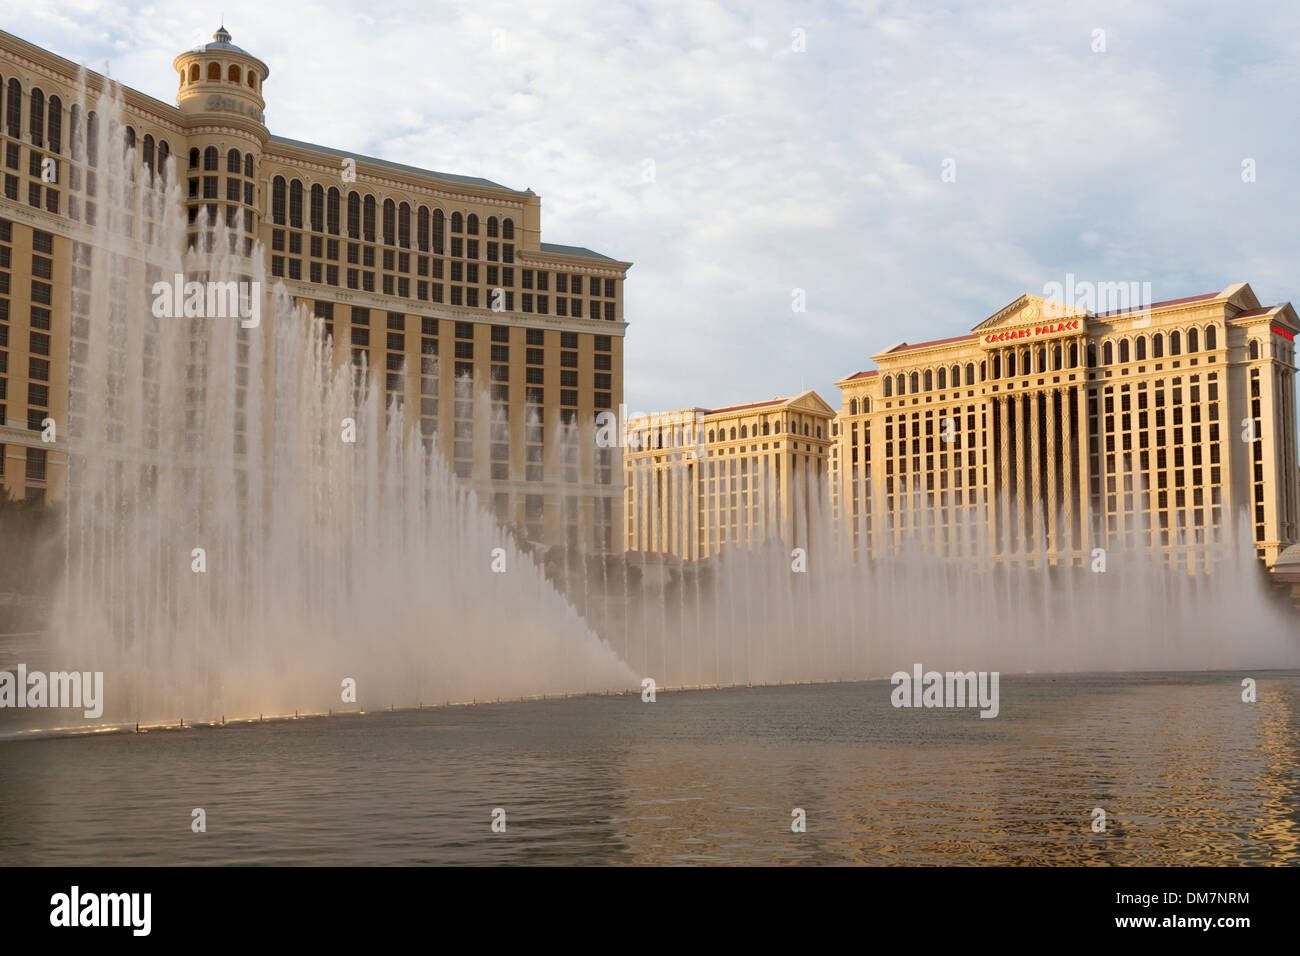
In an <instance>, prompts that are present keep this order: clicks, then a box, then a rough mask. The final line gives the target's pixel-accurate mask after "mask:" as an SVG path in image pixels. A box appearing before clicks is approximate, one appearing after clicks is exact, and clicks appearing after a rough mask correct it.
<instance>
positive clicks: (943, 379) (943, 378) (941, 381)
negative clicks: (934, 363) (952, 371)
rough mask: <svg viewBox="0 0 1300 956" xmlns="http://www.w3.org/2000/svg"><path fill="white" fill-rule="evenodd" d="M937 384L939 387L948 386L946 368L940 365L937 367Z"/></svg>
mask: <svg viewBox="0 0 1300 956" xmlns="http://www.w3.org/2000/svg"><path fill="white" fill-rule="evenodd" d="M937 378H938V385H939V387H940V388H947V387H948V370H947V369H946V368H944V367H942V366H940V367H939V374H938V376H937Z"/></svg>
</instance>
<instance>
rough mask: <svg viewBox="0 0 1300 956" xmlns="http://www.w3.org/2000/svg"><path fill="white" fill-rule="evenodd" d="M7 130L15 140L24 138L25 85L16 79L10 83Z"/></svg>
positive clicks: (6, 115) (6, 114) (6, 120)
mask: <svg viewBox="0 0 1300 956" xmlns="http://www.w3.org/2000/svg"><path fill="white" fill-rule="evenodd" d="M5 129H6V131H7V132H8V133H9V135H10V136H11V137H12V138H14V139H22V136H23V85H22V84H21V83H19V82H18V80H16V79H11V80H10V81H9V108H8V109H6V110H5Z"/></svg>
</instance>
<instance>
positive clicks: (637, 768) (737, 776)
mask: <svg viewBox="0 0 1300 956" xmlns="http://www.w3.org/2000/svg"><path fill="white" fill-rule="evenodd" d="M1243 676H1245V675H1240V674H1212V675H1155V676H1126V677H1115V676H1110V675H1107V676H1104V677H1096V678H1088V677H1077V676H1076V677H1061V678H1059V679H1055V680H1053V679H1051V678H1046V677H1034V678H1029V677H1026V678H1008V677H1004V678H1003V680H1002V684H1001V713H1000V714H999V716H998V717H997V718H996V719H992V720H989V719H980V717H979V715H978V712H977V711H976V710H973V709H972V710H960V711H958V710H913V709H895V708H893V707H892V706H891V705H890V702H889V692H890V689H891V688H890V686H889V685H888V684H887V683H884V682H872V683H858V684H832V685H820V686H786V687H762V688H737V689H731V690H717V691H695V692H682V693H670V694H665V693H661V694H660V695H659V697H658V700H657V701H656V702H654V703H643V702H642V701H641V700H640V698H639V697H635V696H623V697H606V698H601V697H597V698H581V699H570V700H552V701H546V702H539V703H503V704H491V705H484V706H477V707H453V708H440V709H434V710H424V711H419V712H398V713H391V714H390V713H376V714H367V715H365V716H351V717H335V718H327V719H304V720H299V721H287V722H281V723H267V724H262V725H241V726H228V727H225V728H220V729H204V728H200V729H192V730H185V731H161V732H159V731H155V732H152V733H148V734H138V735H137V734H121V735H113V736H98V737H93V738H86V737H81V738H65V739H40V740H23V741H16V742H5V743H0V863H4V864H21V863H26V864H56V863H57V864H177V863H209V864H214V863H216V864H219V863H254V864H257V863H263V864H344V865H347V864H383V863H399V864H422V863H533V864H537V863H541V864H556V863H614V864H618V863H624V864H629V863H775V864H783V863H815V864H843V863H873V864H936V863H942V864H976V863H992V864H1021V863H1070V864H1097V863H1146V864H1190V863H1203V864H1233V863H1272V864H1277V863H1285V864H1292V865H1294V864H1296V863H1298V862H1300V718H1298V717H1297V713H1298V711H1300V674H1295V673H1290V672H1288V673H1276V672H1274V673H1263V674H1258V675H1254V676H1255V677H1256V678H1257V680H1258V698H1259V699H1258V701H1257V702H1256V703H1253V704H1247V703H1243V702H1242V700H1241V678H1242V677H1243ZM196 807H202V808H203V809H204V810H205V811H206V813H207V832H206V833H193V832H191V829H190V821H191V811H192V810H193V809H194V808H196ZM496 807H501V808H503V809H504V810H505V811H506V820H507V829H506V832H505V833H493V832H492V830H491V819H492V811H493V809H494V808H496ZM795 807H801V808H803V809H804V811H805V812H806V815H807V832H806V833H793V832H791V828H790V821H791V810H792V809H793V808H795ZM1095 807H1100V808H1102V809H1104V810H1105V812H1106V815H1107V821H1108V824H1107V827H1106V831H1105V832H1104V833H1094V832H1093V831H1092V827H1091V823H1092V818H1093V817H1092V811H1093V808H1095Z"/></svg>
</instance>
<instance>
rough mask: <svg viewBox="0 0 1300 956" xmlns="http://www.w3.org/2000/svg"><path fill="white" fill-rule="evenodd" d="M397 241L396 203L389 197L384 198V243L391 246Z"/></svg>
mask: <svg viewBox="0 0 1300 956" xmlns="http://www.w3.org/2000/svg"><path fill="white" fill-rule="evenodd" d="M396 242H397V204H396V203H394V202H393V201H392V200H391V199H385V200H384V245H386V246H391V245H393V244H394V243H396Z"/></svg>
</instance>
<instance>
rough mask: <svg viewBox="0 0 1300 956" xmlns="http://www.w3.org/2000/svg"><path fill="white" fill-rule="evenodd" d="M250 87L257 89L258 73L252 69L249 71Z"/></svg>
mask: <svg viewBox="0 0 1300 956" xmlns="http://www.w3.org/2000/svg"><path fill="white" fill-rule="evenodd" d="M248 88H249V89H250V90H255V89H257V74H256V73H254V72H253V71H252V70H249V71H248Z"/></svg>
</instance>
